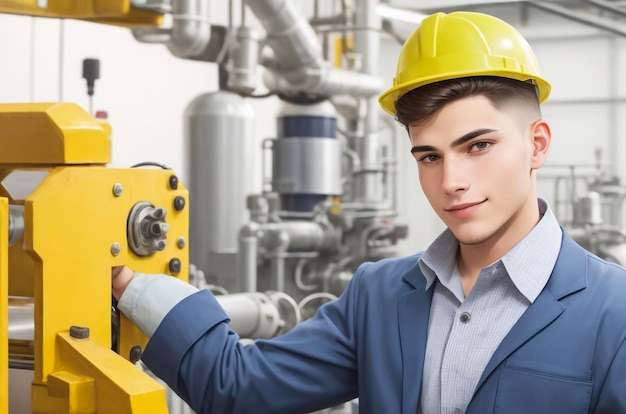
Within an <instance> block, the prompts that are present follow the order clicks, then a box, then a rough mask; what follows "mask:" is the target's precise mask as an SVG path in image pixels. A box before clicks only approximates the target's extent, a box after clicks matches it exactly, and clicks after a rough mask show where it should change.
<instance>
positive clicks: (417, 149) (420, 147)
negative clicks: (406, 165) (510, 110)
mask: <svg viewBox="0 0 626 414" xmlns="http://www.w3.org/2000/svg"><path fill="white" fill-rule="evenodd" d="M495 131H496V130H495V129H489V128H482V129H477V130H475V131H472V132H468V133H467V134H465V135H463V136H462V137H461V138H458V139H455V140H454V141H453V142H452V145H451V146H452V147H458V146H459V145H463V144H464V143H466V142H467V141H469V140H471V139H474V138H476V137H479V136H481V135H484V134H489V133H491V132H495ZM436 150H437V148H435V147H433V146H432V145H416V146H414V147H413V148H411V153H412V154H414V153H416V152H427V151H436Z"/></svg>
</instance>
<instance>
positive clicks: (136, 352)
mask: <svg viewBox="0 0 626 414" xmlns="http://www.w3.org/2000/svg"><path fill="white" fill-rule="evenodd" d="M141 354H142V351H141V347H140V346H139V345H135V346H133V347H132V348H130V353H129V355H128V359H129V360H130V362H132V363H133V364H136V363H137V362H139V360H140V359H141Z"/></svg>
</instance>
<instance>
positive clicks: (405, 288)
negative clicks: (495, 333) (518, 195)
mask: <svg viewBox="0 0 626 414" xmlns="http://www.w3.org/2000/svg"><path fill="white" fill-rule="evenodd" d="M418 258H419V255H414V256H410V257H405V258H393V259H386V260H382V261H380V262H377V263H367V264H364V265H362V266H361V267H360V268H359V270H358V271H357V272H356V274H355V275H354V278H353V279H352V281H351V283H350V284H349V286H348V288H347V289H346V291H345V292H344V293H343V295H342V296H341V297H340V298H339V299H338V300H336V301H334V302H331V303H329V304H327V305H325V306H323V307H322V308H320V309H319V310H318V312H317V314H316V315H315V317H313V318H311V319H310V320H308V321H307V322H305V323H302V324H300V325H299V326H298V327H296V329H294V330H293V331H291V332H289V333H288V334H286V335H283V336H281V337H278V338H275V339H273V340H269V341H257V342H256V344H254V345H249V346H245V347H244V346H241V345H240V344H239V343H238V337H237V335H236V334H234V333H233V332H232V331H229V329H228V325H227V322H228V317H227V316H226V315H225V313H224V312H223V310H222V309H221V308H220V307H219V305H218V304H217V302H216V301H215V300H214V298H213V297H212V296H211V294H210V293H208V292H207V291H201V292H198V293H196V294H194V295H192V296H190V297H188V298H186V299H185V300H183V301H182V302H180V303H179V304H178V305H176V307H174V309H172V311H171V312H170V313H169V314H168V315H167V316H166V317H165V319H164V320H163V322H162V323H161V325H160V326H159V328H158V329H157V331H156V333H155V335H154V336H153V337H152V338H151V340H150V341H149V343H148V345H147V347H146V349H145V353H144V355H143V360H144V362H145V363H146V364H147V366H148V367H149V368H150V369H151V370H152V371H153V372H154V373H155V374H156V375H158V376H159V377H161V378H162V379H163V380H165V381H166V382H167V383H168V384H169V385H170V387H172V388H173V389H174V391H176V392H177V393H178V394H179V395H180V396H181V397H182V398H183V399H185V400H186V401H187V402H188V403H189V404H190V406H191V407H192V408H193V409H194V410H195V411H196V412H198V413H201V414H202V413H228V414H236V413H245V414H252V413H254V414H261V413H289V414H294V413H306V412H310V411H314V410H317V409H320V408H322V407H328V406H333V405H337V404H339V403H341V402H344V401H347V400H350V399H353V398H355V397H358V398H359V407H360V412H361V413H372V414H388V413H403V414H416V413H417V411H418V405H419V397H420V387H421V383H422V369H423V365H424V351H425V348H426V336H427V329H428V318H429V312H430V303H431V295H432V291H433V289H429V290H428V291H426V290H425V279H424V277H423V275H422V274H421V272H420V269H419V266H418V265H417V260H418ZM625 340H626V271H624V270H623V269H622V268H621V267H619V266H617V265H614V264H611V263H608V262H605V261H603V260H601V259H599V258H597V257H595V256H593V255H592V254H590V253H588V252H586V251H585V250H583V249H582V248H580V247H579V246H578V245H576V244H575V243H574V242H573V241H572V240H571V239H570V238H569V237H568V236H564V238H563V245H562V248H561V252H560V254H559V258H558V260H557V263H556V265H555V268H554V271H553V273H552V275H551V277H550V280H549V282H548V284H547V285H546V287H545V289H544V290H543V292H542V293H541V294H540V295H539V297H538V298H537V300H536V301H535V302H534V303H533V304H532V305H531V306H530V307H529V308H528V309H527V311H526V312H525V313H524V314H523V315H522V317H521V318H520V320H519V321H518V322H517V324H516V325H515V326H514V327H513V328H512V329H511V331H510V332H509V333H508V335H507V336H506V337H505V338H504V340H503V341H502V343H501V344H500V346H499V347H498V349H497V350H496V351H495V353H494V355H493V357H492V358H491V360H490V361H489V363H488V365H487V367H486V368H485V371H484V373H483V375H482V377H481V379H480V381H479V383H478V386H477V389H476V391H475V393H474V395H473V397H472V400H471V402H470V404H469V406H468V408H467V411H466V412H467V413H468V414H489V413H502V414H517V413H520V414H522V413H523V414H541V413H546V414H548V413H549V414H561V413H562V414H582V413H597V414H622V413H626V345H625ZM425 414H428V413H425Z"/></svg>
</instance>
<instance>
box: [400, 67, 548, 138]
mask: <svg viewBox="0 0 626 414" xmlns="http://www.w3.org/2000/svg"><path fill="white" fill-rule="evenodd" d="M470 96H484V97H486V98H487V99H489V101H490V102H491V103H492V105H493V106H494V107H495V108H497V109H504V108H505V107H508V106H510V105H522V106H524V107H526V108H529V109H530V110H531V111H532V112H533V113H534V114H535V115H537V116H541V111H540V109H539V101H538V98H537V88H536V86H535V85H533V84H532V83H529V82H522V81H518V80H514V79H508V78H502V77H497V76H474V77H468V78H457V79H449V80H444V81H440V82H435V83H431V84H429V85H425V86H421V87H419V88H416V89H413V90H412V91H409V92H407V93H406V94H404V95H403V96H402V97H400V99H398V101H397V102H396V120H397V121H398V122H400V123H401V124H402V125H404V126H405V127H406V128H407V130H408V128H409V125H416V124H421V123H423V122H427V121H428V120H430V119H431V118H432V117H433V116H434V115H435V114H436V113H437V112H438V111H439V110H440V109H441V108H443V107H444V106H445V105H447V104H449V103H452V102H454V101H457V100H459V99H463V98H467V97H470Z"/></svg>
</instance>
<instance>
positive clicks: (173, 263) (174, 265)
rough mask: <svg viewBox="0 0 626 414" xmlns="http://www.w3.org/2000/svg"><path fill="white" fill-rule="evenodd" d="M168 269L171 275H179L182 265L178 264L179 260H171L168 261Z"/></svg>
mask: <svg viewBox="0 0 626 414" xmlns="http://www.w3.org/2000/svg"><path fill="white" fill-rule="evenodd" d="M168 267H169V269H170V272H172V273H180V270H181V268H182V265H181V263H180V259H177V258H173V259H172V260H170V262H169V264H168Z"/></svg>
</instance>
